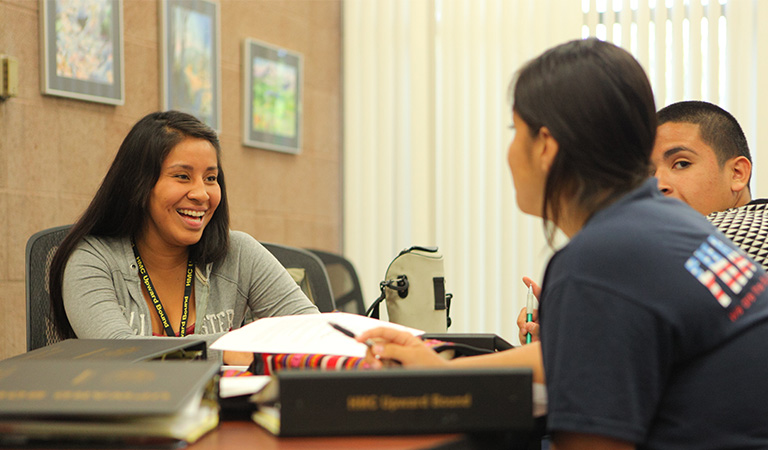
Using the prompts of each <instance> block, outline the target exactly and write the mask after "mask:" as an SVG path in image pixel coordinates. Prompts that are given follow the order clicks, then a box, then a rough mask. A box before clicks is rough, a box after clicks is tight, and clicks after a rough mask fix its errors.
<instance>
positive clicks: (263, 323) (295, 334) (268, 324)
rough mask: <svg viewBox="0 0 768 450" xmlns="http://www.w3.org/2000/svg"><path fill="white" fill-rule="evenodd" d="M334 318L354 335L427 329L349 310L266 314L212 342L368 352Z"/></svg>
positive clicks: (255, 348) (235, 347) (242, 348)
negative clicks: (381, 329)
mask: <svg viewBox="0 0 768 450" xmlns="http://www.w3.org/2000/svg"><path fill="white" fill-rule="evenodd" d="M329 322H333V323H336V324H339V325H341V326H342V327H344V328H346V329H348V330H349V331H351V332H353V333H354V334H355V335H358V334H360V333H362V332H363V331H365V330H369V329H371V328H376V327H390V328H395V329H398V330H403V331H407V332H409V333H411V334H413V335H414V336H419V335H421V334H423V333H424V332H423V331H421V330H417V329H414V328H409V327H404V326H402V325H398V324H395V323H391V322H386V321H383V320H377V319H371V318H370V317H366V316H360V315H357V314H349V313H342V312H336V313H323V314H304V315H298V316H281V317H266V318H264V319H259V320H257V321H255V322H252V323H250V324H248V325H246V326H244V327H242V328H238V329H236V330H232V331H230V332H229V333H227V334H225V335H224V336H222V337H220V338H219V339H218V340H216V342H214V343H213V344H211V348H212V349H215V350H231V351H238V352H253V353H319V354H326V355H342V356H365V352H366V350H367V349H366V346H365V344H362V343H360V342H357V341H356V340H354V339H353V338H351V337H349V336H346V335H345V334H343V333H341V332H340V331H338V330H336V329H335V328H333V327H332V326H330V325H329Z"/></svg>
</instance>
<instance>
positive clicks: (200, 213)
mask: <svg viewBox="0 0 768 450" xmlns="http://www.w3.org/2000/svg"><path fill="white" fill-rule="evenodd" d="M176 211H178V212H179V213H181V214H184V215H185V216H192V217H203V216H204V215H205V211H194V210H192V209H177V210H176Z"/></svg>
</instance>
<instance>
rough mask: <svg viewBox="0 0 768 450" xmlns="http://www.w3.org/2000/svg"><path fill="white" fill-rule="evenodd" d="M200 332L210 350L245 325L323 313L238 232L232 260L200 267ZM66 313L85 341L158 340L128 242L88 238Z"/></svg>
mask: <svg viewBox="0 0 768 450" xmlns="http://www.w3.org/2000/svg"><path fill="white" fill-rule="evenodd" d="M194 286H195V302H196V305H195V306H196V309H197V319H196V321H195V332H194V334H192V335H190V336H188V337H189V338H193V339H204V340H205V341H207V342H208V344H210V343H212V342H213V341H214V340H216V339H218V338H219V337H220V336H221V335H223V334H224V333H226V332H227V331H229V330H231V329H233V328H238V327H239V326H240V325H242V324H243V321H251V320H253V319H258V318H260V317H271V316H284V315H291V314H312V313H318V312H319V311H318V310H317V308H316V307H315V306H314V305H313V304H312V303H311V302H310V301H309V299H307V297H306V296H305V295H304V293H303V292H302V291H301V289H300V288H299V286H298V285H297V284H296V282H295V281H294V280H293V278H291V276H290V275H289V274H288V272H286V270H285V269H284V268H283V266H282V265H280V263H279V262H278V261H277V260H276V259H275V257H274V256H272V254H271V253H269V251H268V250H266V249H265V248H264V247H263V246H262V245H261V244H260V243H259V242H258V241H257V240H256V239H254V238H253V237H251V236H249V235H248V234H246V233H243V232H239V231H231V232H230V243H229V251H228V252H227V255H226V257H225V258H224V259H223V260H222V261H220V262H218V263H215V264H208V265H207V266H206V267H204V268H199V267H195V285H194ZM62 296H63V299H64V308H65V310H66V313H67V318H68V319H69V322H70V324H71V325H72V329H73V330H74V331H75V334H76V335H77V336H78V337H79V338H84V339H128V338H133V337H147V336H152V322H151V317H150V314H155V312H151V311H150V309H149V306H148V305H147V303H146V301H144V296H143V295H142V284H141V280H140V279H139V274H138V270H137V267H136V259H135V258H134V255H133V251H132V249H131V241H130V239H128V238H102V237H95V236H87V237H86V238H85V239H83V241H82V242H80V244H79V245H78V246H77V247H76V249H75V250H74V251H73V252H72V255H71V256H70V258H69V260H68V261H67V266H66V268H65V270H64V282H63V286H62Z"/></svg>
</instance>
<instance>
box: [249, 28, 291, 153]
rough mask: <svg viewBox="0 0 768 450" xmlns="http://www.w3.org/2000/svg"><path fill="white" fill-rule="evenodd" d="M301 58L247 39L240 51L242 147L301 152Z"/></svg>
mask: <svg viewBox="0 0 768 450" xmlns="http://www.w3.org/2000/svg"><path fill="white" fill-rule="evenodd" d="M303 58H304V57H303V55H302V54H301V53H298V52H294V51H291V50H286V49H284V48H280V47H277V46H275V45H272V44H268V43H266V42H263V41H259V40H257V39H250V38H247V39H245V41H244V51H243V70H244V73H243V80H244V86H243V93H244V111H243V145H246V146H248V147H255V148H262V149H267V150H275V151H279V152H284V153H294V154H298V153H300V152H301V128H302V127H301V125H302V123H301V122H302V114H301V111H302V95H303V85H302V83H303V79H304V73H303Z"/></svg>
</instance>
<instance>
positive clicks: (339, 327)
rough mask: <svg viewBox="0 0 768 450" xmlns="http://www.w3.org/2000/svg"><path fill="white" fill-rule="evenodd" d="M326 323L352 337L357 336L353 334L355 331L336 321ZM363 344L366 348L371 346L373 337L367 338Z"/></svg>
mask: <svg viewBox="0 0 768 450" xmlns="http://www.w3.org/2000/svg"><path fill="white" fill-rule="evenodd" d="M328 325H330V326H332V327H333V328H336V329H337V330H339V331H341V332H342V333H344V334H346V335H347V336H349V337H351V338H352V339H357V336H355V333H353V332H351V331H349V330H348V329H346V328H344V327H342V326H341V325H339V324H338V323H333V322H328ZM363 343H364V344H365V345H367V346H368V348H373V345H374V344H375V342H373V339H367V340H366V341H365V342H363Z"/></svg>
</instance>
